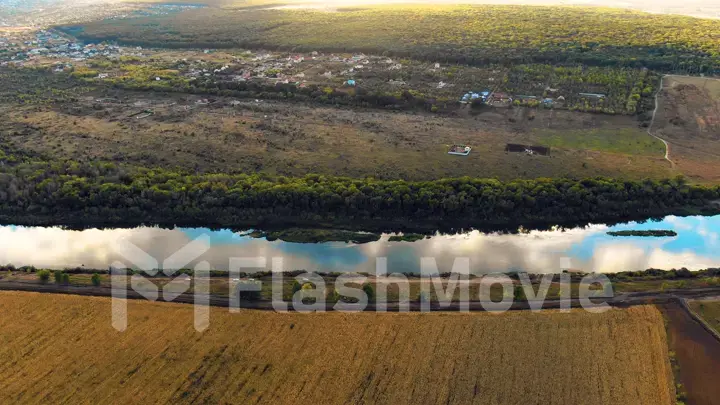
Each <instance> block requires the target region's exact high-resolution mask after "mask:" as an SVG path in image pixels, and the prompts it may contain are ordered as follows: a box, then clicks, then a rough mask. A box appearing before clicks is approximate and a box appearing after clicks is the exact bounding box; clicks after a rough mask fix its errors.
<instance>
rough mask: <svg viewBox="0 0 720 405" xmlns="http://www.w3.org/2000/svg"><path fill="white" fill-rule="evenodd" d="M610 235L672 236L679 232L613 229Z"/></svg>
mask: <svg viewBox="0 0 720 405" xmlns="http://www.w3.org/2000/svg"><path fill="white" fill-rule="evenodd" d="M607 234H608V235H610V236H645V237H656V238H660V237H670V236H677V232H675V231H668V230H648V231H633V230H628V231H612V232H608V233H607Z"/></svg>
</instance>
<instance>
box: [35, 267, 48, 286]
mask: <svg viewBox="0 0 720 405" xmlns="http://www.w3.org/2000/svg"><path fill="white" fill-rule="evenodd" d="M37 276H38V279H40V282H41V283H43V284H45V283H47V282H48V281H49V280H50V270H40V271H38V272H37Z"/></svg>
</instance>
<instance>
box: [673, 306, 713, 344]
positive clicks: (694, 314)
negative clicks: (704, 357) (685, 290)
mask: <svg viewBox="0 0 720 405" xmlns="http://www.w3.org/2000/svg"><path fill="white" fill-rule="evenodd" d="M688 301H689V300H688V299H687V298H681V299H680V303H681V304H682V307H683V308H684V309H685V310H686V311H687V312H688V313H689V314H690V316H691V317H692V318H693V319H694V320H696V321H697V322H698V323H700V325H702V327H703V328H705V330H707V331H708V332H710V334H711V335H713V337H714V338H715V340H717V341H718V342H720V333H718V331H716V330H715V329H714V328H713V327H712V326H710V324H709V323H707V321H706V320H705V319H703V318H702V317H701V316H700V315H699V314H698V313H697V312H695V311H694V310H693V309H692V308H690V305H688Z"/></svg>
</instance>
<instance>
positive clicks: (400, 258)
mask: <svg viewBox="0 0 720 405" xmlns="http://www.w3.org/2000/svg"><path fill="white" fill-rule="evenodd" d="M628 229H632V230H649V229H668V230H674V231H676V232H677V233H678V236H676V237H663V238H652V237H612V236H609V235H607V233H606V232H608V231H617V230H628ZM719 234H720V216H715V217H673V216H670V217H667V218H665V219H664V220H662V221H660V222H647V223H642V224H637V223H628V224H622V225H616V226H611V227H608V226H605V225H591V226H588V227H585V228H575V229H570V230H565V231H560V230H557V231H530V232H528V233H521V234H484V233H480V232H477V231H473V232H469V233H464V234H457V235H436V236H433V237H431V238H429V239H424V240H421V241H417V242H390V241H388V239H389V237H390V235H383V236H382V238H381V239H380V240H379V241H377V242H371V243H365V244H351V243H344V242H328V243H317V244H300V243H288V242H283V241H273V242H269V241H267V240H265V239H254V238H251V237H250V236H246V235H244V234H243V233H235V232H232V231H230V230H220V231H212V230H209V229H200V228H192V229H189V228H185V229H183V228H178V229H173V230H170V229H161V228H152V227H143V228H135V229H106V230H98V229H88V230H84V231H71V230H64V229H61V228H42V227H21V226H3V227H0V264H13V265H15V266H25V265H33V266H36V267H40V268H51V269H62V268H66V267H81V266H84V267H86V268H95V269H106V268H108V266H110V265H111V264H113V263H116V266H117V265H119V264H124V265H125V266H127V267H135V266H134V265H133V263H136V264H137V262H138V259H137V257H145V258H150V259H151V260H152V259H154V260H156V261H157V262H159V263H162V262H163V261H164V260H165V258H167V257H170V256H171V255H173V254H174V253H175V252H177V251H178V250H180V249H181V248H182V247H183V246H185V245H187V244H188V243H189V242H191V241H193V240H196V239H197V238H202V237H207V240H208V241H209V248H208V249H207V250H206V251H205V252H204V253H202V252H201V253H202V255H200V256H199V257H197V258H195V257H194V254H192V253H190V254H188V257H187V259H186V260H185V261H184V262H183V263H185V262H187V266H185V265H184V264H183V267H186V268H193V267H194V266H195V265H196V264H197V263H198V262H200V261H207V262H209V263H210V265H211V267H212V268H214V269H218V270H227V269H228V267H229V265H230V260H231V258H244V257H264V258H266V259H267V263H268V269H270V263H271V259H272V258H273V257H282V258H283V268H282V269H283V270H308V271H322V272H331V271H338V272H351V271H355V272H359V271H365V272H369V273H373V272H375V268H376V258H378V257H386V258H387V269H388V272H419V271H420V270H419V269H420V259H421V258H422V257H433V258H435V260H436V263H437V266H438V270H439V271H440V272H449V271H450V270H451V269H452V265H453V263H454V260H455V259H456V258H461V257H467V258H469V260H470V269H471V272H472V273H474V274H486V273H492V272H508V271H527V272H531V273H551V272H560V271H562V270H564V269H575V270H583V271H587V272H591V271H594V272H616V271H624V270H645V269H648V268H660V269H672V268H682V267H686V268H688V269H690V270H699V269H704V268H708V267H720V238H719V237H718V235H719ZM127 242H129V243H130V244H132V245H134V246H136V247H137V248H138V250H137V251H136V253H135V254H134V256H133V257H130V258H128V254H126V253H123V252H127V250H123V249H120V248H118V246H128V244H127ZM143 251H144V252H147V256H143V255H142V254H141V253H142V252H143ZM138 252H140V253H138ZM186 253H187V252H186ZM176 257H177V256H176ZM158 267H159V266H158ZM247 271H253V270H247Z"/></svg>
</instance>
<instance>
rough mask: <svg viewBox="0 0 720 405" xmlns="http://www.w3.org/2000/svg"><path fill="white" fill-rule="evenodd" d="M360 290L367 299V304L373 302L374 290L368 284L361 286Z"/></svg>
mask: <svg viewBox="0 0 720 405" xmlns="http://www.w3.org/2000/svg"><path fill="white" fill-rule="evenodd" d="M362 290H363V291H364V292H365V295H367V297H368V302H375V288H374V287H373V286H372V284H370V283H365V284H363V286H362Z"/></svg>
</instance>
